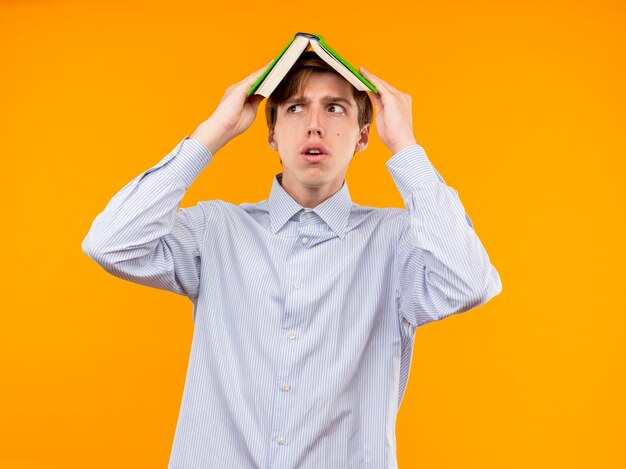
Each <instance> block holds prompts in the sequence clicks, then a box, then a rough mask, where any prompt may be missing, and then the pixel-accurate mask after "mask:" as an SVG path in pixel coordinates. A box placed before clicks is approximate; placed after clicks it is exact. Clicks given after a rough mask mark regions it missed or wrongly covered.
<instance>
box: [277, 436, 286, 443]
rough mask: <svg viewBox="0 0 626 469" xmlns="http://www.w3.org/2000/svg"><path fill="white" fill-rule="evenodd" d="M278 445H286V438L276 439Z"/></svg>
mask: <svg viewBox="0 0 626 469" xmlns="http://www.w3.org/2000/svg"><path fill="white" fill-rule="evenodd" d="M276 443H278V444H279V445H284V444H285V437H284V436H279V437H278V438H277V439H276Z"/></svg>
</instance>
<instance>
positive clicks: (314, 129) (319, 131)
mask: <svg viewBox="0 0 626 469" xmlns="http://www.w3.org/2000/svg"><path fill="white" fill-rule="evenodd" d="M306 133H307V134H308V135H313V134H317V135H318V136H319V137H323V136H324V130H322V128H321V127H318V126H313V125H309V126H308V127H307V128H306Z"/></svg>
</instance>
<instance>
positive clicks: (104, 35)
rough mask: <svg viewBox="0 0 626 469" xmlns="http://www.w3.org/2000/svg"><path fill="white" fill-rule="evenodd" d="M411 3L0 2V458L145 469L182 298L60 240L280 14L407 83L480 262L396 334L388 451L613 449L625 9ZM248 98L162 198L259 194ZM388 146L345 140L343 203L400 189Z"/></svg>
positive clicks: (276, 27) (624, 141) (269, 33)
mask: <svg viewBox="0 0 626 469" xmlns="http://www.w3.org/2000/svg"><path fill="white" fill-rule="evenodd" d="M409 3H410V2H402V3H401V4H400V3H398V4H394V3H393V2H380V3H379V2H371V1H361V2H358V3H354V4H353V5H352V6H342V3H341V2H338V1H336V0H334V1H332V2H328V3H326V2H324V1H315V2H285V3H284V4H282V5H280V4H276V3H271V2H270V3H267V4H264V3H262V2H260V3H242V2H199V1H196V2H194V1H188V0H179V1H177V2H167V3H166V2H155V1H141V2H139V1H136V2H123V1H97V2H96V1H83V2H79V1H27V0H23V1H7V0H3V1H2V2H1V3H0V93H1V99H0V142H1V146H2V147H1V150H0V151H1V152H2V160H1V161H2V171H1V176H0V177H1V178H2V179H1V181H0V182H1V184H0V187H1V190H2V197H1V198H0V201H1V203H2V208H3V213H5V214H6V215H7V216H6V218H5V219H4V221H3V224H2V230H1V233H0V236H1V239H0V241H1V242H2V246H3V248H4V249H3V255H2V256H1V259H2V274H1V275H2V279H1V280H2V285H3V295H2V297H1V298H2V299H1V301H2V305H1V311H2V315H1V320H2V326H1V327H0V379H1V380H2V381H1V387H0V422H1V425H0V467H7V468H158V467H166V465H167V461H168V459H169V453H170V449H171V444H172V439H173V435H174V430H175V426H176V420H177V417H178V410H179V407H180V399H181V397H182V391H183V385H184V379H185V373H186V369H187V360H188V356H189V349H190V345H191V336H192V328H193V323H192V316H191V303H190V302H189V301H188V300H187V299H186V298H184V297H182V296H177V295H174V294H172V293H168V292H163V291H159V290H155V289H150V288H146V287H142V286H139V285H135V284H131V283H128V282H124V281H122V280H120V279H118V278H115V277H113V276H110V275H108V274H107V273H106V272H105V271H104V270H102V269H101V268H100V267H99V266H98V265H97V264H95V263H94V262H93V261H91V260H90V259H89V258H88V257H87V256H86V255H85V254H83V252H82V250H81V242H82V240H83V238H84V237H85V235H86V233H87V231H88V229H89V227H90V226H91V222H92V221H93V219H94V218H95V217H96V215H97V214H98V213H100V211H101V210H102V209H104V206H105V205H106V203H107V202H108V201H109V200H110V198H111V197H112V196H113V195H114V194H115V193H116V192H117V191H118V190H120V189H121V188H122V187H123V186H124V185H125V184H126V183H127V182H128V181H130V180H131V179H132V178H134V177H135V176H136V175H138V174H139V173H140V172H142V171H144V170H146V169H148V168H150V167H151V166H153V165H154V164H156V163H157V162H158V161H159V160H160V159H161V158H162V157H163V156H165V155H166V154H167V153H168V152H169V151H170V150H171V149H172V148H174V146H175V145H176V144H177V143H178V142H179V141H180V140H181V139H182V138H183V137H184V136H185V135H189V134H190V133H191V132H192V131H193V130H194V129H195V127H196V126H197V125H198V124H199V123H200V122H202V121H203V120H204V119H206V118H207V117H208V116H209V115H210V113H211V111H212V110H213V109H214V108H215V106H216V104H217V102H218V101H219V99H220V97H221V96H222V93H223V90H224V89H225V88H226V87H227V86H228V85H230V84H231V83H234V82H236V81H239V80H240V79H242V78H243V77H245V76H246V75H248V74H249V73H251V72H252V71H254V70H256V69H258V68H260V67H261V66H263V65H264V64H266V63H267V62H268V61H269V60H270V59H271V58H273V57H274V56H275V55H276V54H277V53H278V52H279V51H280V50H281V49H282V47H283V46H284V44H285V43H286V41H287V40H288V39H289V38H290V37H291V36H292V35H293V33H295V32H296V31H298V30H303V31H311V32H318V33H320V34H322V35H324V36H325V37H326V39H327V40H328V42H329V43H330V44H331V46H333V47H334V48H335V49H336V50H338V51H339V52H340V53H341V54H342V55H344V56H345V57H346V59H348V60H349V61H350V62H351V63H352V64H354V65H356V66H359V65H364V66H366V67H367V68H368V69H370V70H371V71H372V72H373V73H375V74H377V75H379V76H380V77H382V78H383V79H385V80H387V81H388V82H390V83H391V84H393V85H394V86H396V87H397V88H399V89H400V90H402V91H405V92H407V93H409V94H411V95H412V96H413V104H414V127H415V135H416V138H417V139H418V141H419V142H420V143H421V144H422V145H423V146H424V148H425V149H426V152H427V154H428V155H429V158H430V160H431V161H432V162H433V164H434V165H435V167H436V168H437V169H438V170H439V172H440V173H441V174H442V176H443V177H444V178H445V179H446V182H447V183H448V185H450V186H452V187H454V188H455V189H457V190H458V192H459V196H460V197H461V201H462V202H463V204H464V206H465V208H466V210H467V212H468V214H469V216H470V217H471V218H472V221H473V222H474V227H475V229H476V232H477V234H478V235H479V237H480V239H481V241H482V242H483V245H484V246H485V248H486V249H487V252H488V253H489V255H490V258H491V260H492V262H493V264H494V265H495V266H496V268H497V269H498V271H499V273H500V275H501V278H502V281H503V292H502V294H501V295H499V296H497V297H496V298H494V299H493V300H492V301H491V302H490V303H488V304H487V305H485V306H483V307H480V308H478V309H477V310H474V311H472V312H469V313H464V314H461V315H456V316H453V317H451V318H448V319H445V320H443V321H441V322H436V323H431V324H429V325H427V326H424V327H423V328H420V329H418V331H417V334H416V338H415V351H414V359H413V367H412V373H411V377H410V380H409V386H408V390H407V394H406V396H405V399H404V402H403V405H402V407H401V409H400V413H399V416H398V426H397V438H398V458H399V464H400V468H401V469H408V468H420V469H431V468H432V469H435V468H437V469H440V468H480V469H487V468H498V469H500V468H528V467H538V468H553V467H567V468H603V469H609V468H624V467H626V404H625V402H624V401H625V396H626V374H625V371H626V369H625V368H626V367H625V363H626V361H625V359H626V315H625V313H626V307H625V306H626V301H625V295H624V285H623V284H624V279H625V276H624V270H623V269H624V263H625V261H626V259H625V257H626V256H625V248H624V241H625V239H626V236H625V226H626V223H625V222H626V219H625V218H626V217H625V210H624V208H625V206H624V199H625V192H626V191H625V184H624V180H625V178H624V173H625V172H624V169H625V163H624V158H625V156H626V151H625V150H626V132H625V131H626V119H625V117H626V111H625V110H626V92H625V91H626V86H624V83H625V78H626V74H625V71H626V67H625V63H626V48H625V45H626V44H625V43H626V33H625V31H626V21H625V19H626V15H625V10H626V8H625V7H624V4H623V3H622V2H620V1H617V0H615V1H606V0H605V1H593V2H592V1H586V2H583V1H571V0H570V1H559V2H554V1H553V2H545V1H531V2H529V1H516V2H499V1H498V2H496V1H477V2H466V1H460V0H458V1H439V0H438V1H436V2H435V1H432V2H428V3H426V2H422V3H416V4H413V6H409ZM263 106H264V104H261V108H260V109H259V111H260V112H262V110H263ZM259 117H260V118H258V119H257V121H256V122H255V123H254V125H253V127H252V128H251V129H250V130H249V131H248V132H247V133H245V134H244V135H242V136H240V137H239V138H237V139H236V140H234V141H233V142H231V144H230V145H228V146H227V147H226V148H224V149H223V150H221V151H220V152H219V153H218V154H217V156H216V160H215V161H214V162H213V163H212V164H211V165H210V167H209V168H207V170H206V171H205V172H204V173H203V174H202V175H201V176H200V177H199V178H198V180H197V181H196V182H195V183H194V185H193V186H192V187H191V188H190V190H189V191H188V193H187V194H186V196H185V199H184V200H183V203H182V206H190V205H194V204H195V203H196V202H197V201H198V200H208V199H215V198H219V199H223V200H228V201H231V202H234V203H241V202H256V201H259V200H262V199H265V198H267V196H268V195H269V190H270V187H271V179H272V176H273V175H274V174H275V173H276V172H278V171H280V166H279V163H278V155H277V154H276V153H274V152H272V151H271V150H270V149H269V148H268V147H267V145H266V143H265V138H266V129H265V123H264V121H263V119H262V116H259ZM374 135H375V134H374ZM390 156H391V155H390V154H389V152H388V150H387V149H386V148H384V146H383V145H382V144H381V143H380V141H379V140H378V139H377V138H374V139H373V141H372V142H371V144H370V148H369V149H368V150H367V151H366V152H365V153H360V154H357V156H356V159H355V160H354V161H353V163H352V165H351V168H350V170H349V173H348V181H349V184H350V190H351V194H352V198H353V200H354V201H355V202H356V203H359V204H361V205H373V206H379V207H385V206H396V207H400V206H402V200H401V199H400V196H399V195H398V193H397V190H396V188H395V186H394V185H393V181H392V179H391V177H390V175H389V173H388V172H387V170H386V168H385V166H384V163H385V161H387V159H388V158H389V157H390ZM329 469H330V468H329Z"/></svg>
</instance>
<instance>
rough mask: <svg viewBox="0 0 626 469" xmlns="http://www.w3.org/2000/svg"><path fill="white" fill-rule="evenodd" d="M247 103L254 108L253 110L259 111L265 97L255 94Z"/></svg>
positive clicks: (249, 97)
mask: <svg viewBox="0 0 626 469" xmlns="http://www.w3.org/2000/svg"><path fill="white" fill-rule="evenodd" d="M246 101H247V102H248V103H249V104H250V106H252V108H253V109H257V108H258V107H259V104H261V101H263V96H261V95H260V94H253V95H251V96H248V98H247V99H246Z"/></svg>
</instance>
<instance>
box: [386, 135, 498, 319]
mask: <svg viewBox="0 0 626 469" xmlns="http://www.w3.org/2000/svg"><path fill="white" fill-rule="evenodd" d="M387 169H388V170H389V172H390V173H391V176H392V178H393V180H394V182H395V184H396V186H397V188H398V190H399V192H400V194H401V196H402V199H403V201H404V204H405V206H406V209H407V210H406V212H405V216H404V219H403V225H402V228H401V230H400V234H399V239H398V247H397V255H396V260H395V273H396V279H397V282H396V294H397V304H398V308H399V314H400V316H401V317H402V318H404V319H406V320H407V321H408V322H409V323H410V324H411V325H413V326H416V327H417V326H421V325H424V324H426V323H428V322H432V321H437V320H440V319H443V318H445V317H447V316H449V315H451V314H453V313H461V312H463V311H468V310H470V309H472V308H475V307H477V306H480V305H482V304H484V303H486V302H488V301H489V300H490V299H491V298H493V297H494V296H496V295H498V294H499V293H500V292H501V291H502V282H501V280H500V276H499V274H498V272H497V271H496V269H495V267H494V266H493V265H491V262H490V260H489V256H488V255H487V252H486V251H485V249H484V248H483V245H482V243H481V242H480V240H479V238H478V236H477V235H476V232H475V231H474V227H473V223H472V221H471V219H470V218H469V216H468V215H467V214H466V213H465V208H464V207H463V204H462V203H461V201H460V199H459V197H458V192H457V191H456V190H455V189H453V188H451V187H449V186H448V185H446V183H445V181H444V180H443V178H442V177H441V175H440V174H439V173H438V172H437V170H436V169H435V167H434V166H433V165H432V163H431V162H430V161H429V160H428V157H427V156H426V153H425V152H424V149H423V148H422V147H421V146H420V145H419V144H416V145H413V146H410V147H408V148H405V149H403V150H402V151H400V152H398V153H396V154H395V155H394V156H393V157H392V158H391V159H389V161H387Z"/></svg>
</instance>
